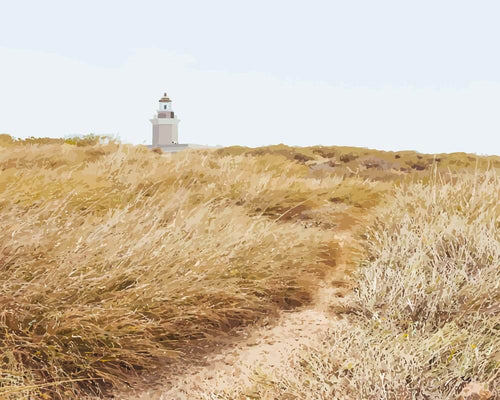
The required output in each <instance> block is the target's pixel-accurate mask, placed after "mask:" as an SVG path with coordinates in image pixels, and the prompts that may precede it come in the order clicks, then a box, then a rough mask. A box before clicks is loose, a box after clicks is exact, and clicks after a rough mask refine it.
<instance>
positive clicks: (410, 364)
mask: <svg viewBox="0 0 500 400" xmlns="http://www.w3.org/2000/svg"><path fill="white" fill-rule="evenodd" d="M499 227H500V179H499V178H498V177H497V176H496V174H495V173H493V172H489V173H486V174H484V175H481V176H474V175H467V176H460V177H456V178H452V179H447V180H446V182H445V181H444V180H439V179H438V180H436V179H431V180H430V182H428V183H426V184H424V183H412V184H406V185H403V186H402V187H401V188H399V189H397V191H396V194H395V197H394V201H393V202H392V203H391V204H390V206H389V207H386V208H385V209H384V210H383V211H382V214H381V215H380V216H379V218H378V219H377V222H376V223H375V224H374V226H373V227H372V228H371V230H370V231H369V233H368V234H367V237H366V240H367V260H366V262H365V264H364V266H363V267H361V268H360V269H359V271H358V274H357V280H358V286H357V289H356V290H355V292H354V293H353V295H352V298H351V300H350V302H349V307H348V308H347V312H348V314H347V316H346V317H345V318H344V319H342V320H340V321H339V323H338V326H337V327H336V328H335V329H334V330H332V331H331V332H328V334H326V335H325V338H324V341H323V343H318V344H317V345H316V346H315V347H314V348H305V349H301V351H300V352H299V353H297V354H296V355H295V358H294V363H295V364H294V365H291V366H289V367H288V369H287V370H286V371H281V372H278V371H276V372H275V373H274V374H272V373H271V374H269V373H267V374H263V373H262V372H256V375H255V381H256V382H255V385H254V386H253V387H250V388H239V389H238V390H235V391H234V392H231V393H229V392H228V393H226V394H223V393H218V394H215V393H213V394H211V395H207V397H206V398H207V399H208V398H218V399H229V398H231V399H245V398H259V399H283V400H284V399H310V400H312V399H325V400H326V399H394V400H396V399H455V398H456V397H457V395H458V394H459V393H460V391H461V389H462V388H463V387H464V386H465V385H466V384H467V383H468V382H471V381H476V382H483V383H484V384H485V385H486V386H489V388H490V390H494V389H495V388H498V387H500V368H499V367H500V308H499V306H498V304H499V301H500V288H499V286H498V281H499V278H500V276H499V267H500V234H499ZM344 307H345V305H344ZM338 311H340V310H338ZM497 394H498V393H497ZM252 396H253V397H252Z"/></svg>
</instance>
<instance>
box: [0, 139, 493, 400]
mask: <svg viewBox="0 0 500 400" xmlns="http://www.w3.org/2000/svg"><path fill="white" fill-rule="evenodd" d="M87 139H88V140H87ZM87 139H86V140H77V141H75V142H72V141H64V140H44V139H40V140H39V139H34V138H32V139H29V140H25V141H19V140H12V139H9V138H8V137H6V136H1V137H0V224H1V227H2V229H1V230H0V301H1V304H2V307H1V309H0V397H4V398H8V399H22V398H24V399H28V398H47V399H51V398H54V399H71V398H76V399H79V398H82V397H83V396H84V395H86V394H94V395H98V396H104V395H105V394H106V393H107V391H108V390H109V389H110V388H111V387H112V386H113V385H115V384H117V383H119V382H122V383H123V382H125V383H126V382H130V380H131V377H132V376H133V375H134V374H135V373H138V372H145V373H148V374H149V373H152V372H154V371H155V369H157V368H165V365H169V364H170V363H175V362H176V360H178V359H192V358H195V357H196V356H197V354H202V353H203V352H204V351H208V350H209V349H210V348H212V347H214V346H216V345H217V344H219V343H220V341H221V340H223V339H224V336H225V335H228V334H231V333H232V332H233V331H234V330H235V329H237V328H238V327H242V326H245V325H247V324H250V323H252V322H255V321H257V320H259V319H260V318H262V317H263V316H266V315H271V314H273V313H274V312H275V311H276V310H277V309H279V308H292V307H296V306H299V305H301V304H305V303H307V302H309V301H310V299H311V295H312V293H313V292H314V291H315V289H316V287H317V284H318V282H319V281H320V280H321V279H322V278H323V277H324V276H325V275H326V274H328V273H329V271H331V270H332V269H333V268H335V264H336V253H337V250H338V247H337V244H336V242H335V240H334V233H335V232H338V231H341V230H346V229H347V230H352V229H354V228H356V229H359V227H360V226H362V224H363V223H364V221H365V220H366V218H367V217H369V216H370V214H371V213H372V210H373V209H374V207H375V206H377V205H379V204H380V202H382V201H385V200H384V199H385V197H384V196H385V194H386V193H387V192H388V191H389V190H391V188H392V186H393V184H394V182H395V181H404V180H406V179H413V177H414V176H416V174H424V173H426V171H427V169H428V168H429V166H430V165H431V164H430V161H429V160H431V159H433V160H434V164H436V161H435V157H434V158H433V157H431V156H427V155H418V154H416V153H411V154H406V153H405V154H403V153H401V155H399V158H396V155H398V154H396V155H395V154H393V153H384V152H372V151H368V150H364V149H352V148H350V149H345V148H319V147H318V148H304V149H296V148H289V147H286V146H274V147H270V148H263V149H244V148H227V149H221V150H215V151H186V152H182V153H179V154H174V155H159V154H156V153H153V152H151V151H149V150H147V149H145V148H143V147H133V146H126V145H121V144H119V143H115V142H111V143H108V144H99V140H98V139H96V138H92V137H90V138H87ZM355 152H356V153H355ZM365 153H366V154H365ZM418 157H420V158H418ZM470 157H472V156H466V157H465V156H464V157H462V155H455V156H449V159H448V158H445V157H443V159H442V161H441V163H444V164H443V165H444V167H443V168H446V169H449V168H451V169H452V168H454V166H455V167H457V168H459V167H460V168H461V167H462V166H461V165H458V164H453V163H452V161H453V160H463V162H464V163H466V165H467V166H469V164H471V165H476V166H477V165H479V166H480V167H481V168H483V167H484V166H485V165H486V164H491V163H496V162H498V160H497V159H495V158H493V159H486V158H480V157H475V156H474V157H472V159H469V158H470ZM367 160H368V161H367ZM394 160H399V161H397V162H396V161H394ZM418 160H419V161H421V162H424V161H425V163H424V164H425V165H424V164H422V165H424V167H423V168H424V169H421V168H420V167H418V168H417V167H415V168H413V167H411V166H410V164H411V163H413V162H417V161H418ZM422 160H424V161H422ZM392 161H394V163H393V162H392ZM453 162H454V161H453ZM409 163H410V164H409ZM447 163H448V164H447ZM483 164H484V165H483Z"/></svg>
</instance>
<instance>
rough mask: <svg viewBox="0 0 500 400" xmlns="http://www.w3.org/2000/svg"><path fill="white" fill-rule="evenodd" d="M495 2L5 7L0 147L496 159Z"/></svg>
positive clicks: (499, 109) (498, 7) (499, 100)
mask: <svg viewBox="0 0 500 400" xmlns="http://www.w3.org/2000/svg"><path fill="white" fill-rule="evenodd" d="M499 18H500V2H499V1H482V0H475V1H470V0H469V1H460V0H454V1H440V0H434V1H427V0H420V1H405V0H398V1H386V0H377V1H374V0H371V1H360V0H345V1H333V0H332V1H314V0H309V1H281V0H274V1H273V0H268V1H260V0H253V1H246V2H243V1H236V0H233V1H218V0H212V1H189V0H185V1H170V0H163V1H154V0H144V1H123V0H122V1H113V0H101V1H94V0H90V1H89V0H87V1H71V0H65V1H51V0H45V1H23V0H16V1H13V0H10V1H4V0H0V132H7V133H11V134H12V135H14V136H18V137H26V136H31V135H33V136H52V137H61V136H64V135H67V134H84V133H88V132H95V133H119V135H120V136H121V138H122V139H123V140H124V141H126V142H131V143H150V141H151V125H150V122H149V121H148V119H149V118H151V116H152V114H153V112H154V110H155V108H156V106H157V100H158V98H159V97H160V96H161V94H162V93H163V91H165V90H166V91H167V92H168V94H169V96H170V97H171V98H172V99H173V101H174V103H173V106H174V110H175V111H176V112H177V114H178V115H179V118H180V119H181V124H180V131H179V140H180V142H188V143H200V144H214V145H215V144H222V145H231V144H240V145H250V146H258V145H267V144H274V143H280V142H282V143H286V144H290V145H301V146H304V145H314V144H323V145H353V146H364V147H371V148H379V149H390V150H395V149H415V150H419V151H423V152H452V151H469V152H476V153H483V154H500V54H499V50H498V49H499V40H500V24H499V23H498V21H499Z"/></svg>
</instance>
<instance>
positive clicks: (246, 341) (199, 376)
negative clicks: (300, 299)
mask: <svg viewBox="0 0 500 400" xmlns="http://www.w3.org/2000/svg"><path fill="white" fill-rule="evenodd" d="M338 239H340V238H338ZM343 239H344V240H345V239H347V238H346V237H344V238H343ZM344 240H340V241H339V242H340V243H341V244H342V242H344ZM344 256H345V254H344ZM346 268H347V267H346V264H345V263H343V262H342V263H341V264H338V265H337V267H336V268H335V271H334V272H333V273H332V276H330V277H329V278H328V279H327V280H326V281H325V283H324V284H323V287H321V288H320V289H319V290H318V291H317V293H316V296H315V299H314V301H313V304H312V305H311V306H309V307H308V308H305V309H301V310H299V311H292V312H281V313H280V316H279V317H278V318H277V319H276V320H275V321H274V322H273V324H272V325H268V326H255V327H248V328H247V330H246V331H244V334H243V335H242V337H240V338H238V341H237V342H236V343H235V344H234V345H233V346H228V347H226V348H224V349H222V350H220V351H217V352H214V353H211V354H209V355H207V356H206V357H205V360H206V362H205V363H204V365H202V366H190V367H188V368H187V369H185V370H184V372H183V373H182V374H180V375H176V376H173V377H172V378H171V379H169V380H167V381H165V382H164V383H163V387H162V388H161V389H149V390H145V391H142V392H141V393H134V394H128V395H126V396H125V395H123V396H118V397H117V398H119V399H123V400H188V399H189V400H194V399H200V400H202V399H203V400H204V399H207V400H208V399H215V398H216V397H212V396H211V395H210V394H211V393H214V392H219V391H224V390H228V391H229V392H232V391H233V390H237V389H238V388H243V387H246V386H247V385H248V384H250V383H251V379H252V377H253V376H254V371H255V369H256V368H257V369H258V370H259V372H262V373H266V371H271V370H275V371H276V370H277V369H283V368H284V369H286V368H289V367H290V365H291V357H292V356H293V354H294V353H295V350H297V349H299V348H300V347H302V346H308V345H312V344H313V343H317V342H318V341H320V340H321V338H322V335H323V334H324V332H325V331H326V330H327V329H328V328H330V327H332V326H333V325H334V324H335V318H334V315H333V314H332V312H331V311H329V306H330V305H331V304H332V302H333V301H334V300H335V298H339V297H342V296H344V295H345V294H346V293H347V292H348V291H349V289H348V286H346V285H345V284H342V280H343V278H344V277H345V270H346ZM332 282H333V283H332Z"/></svg>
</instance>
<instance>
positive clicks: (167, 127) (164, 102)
mask: <svg viewBox="0 0 500 400" xmlns="http://www.w3.org/2000/svg"><path fill="white" fill-rule="evenodd" d="M150 121H151V123H152V124H153V146H152V147H160V148H169V147H170V148H172V147H178V143H179V122H180V120H179V119H178V118H177V117H176V116H175V114H174V112H173V110H172V100H170V99H169V98H168V96H167V94H166V93H164V94H163V97H162V98H161V99H160V101H159V108H158V111H157V112H156V115H155V117H154V118H153V119H151V120H150Z"/></svg>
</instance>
